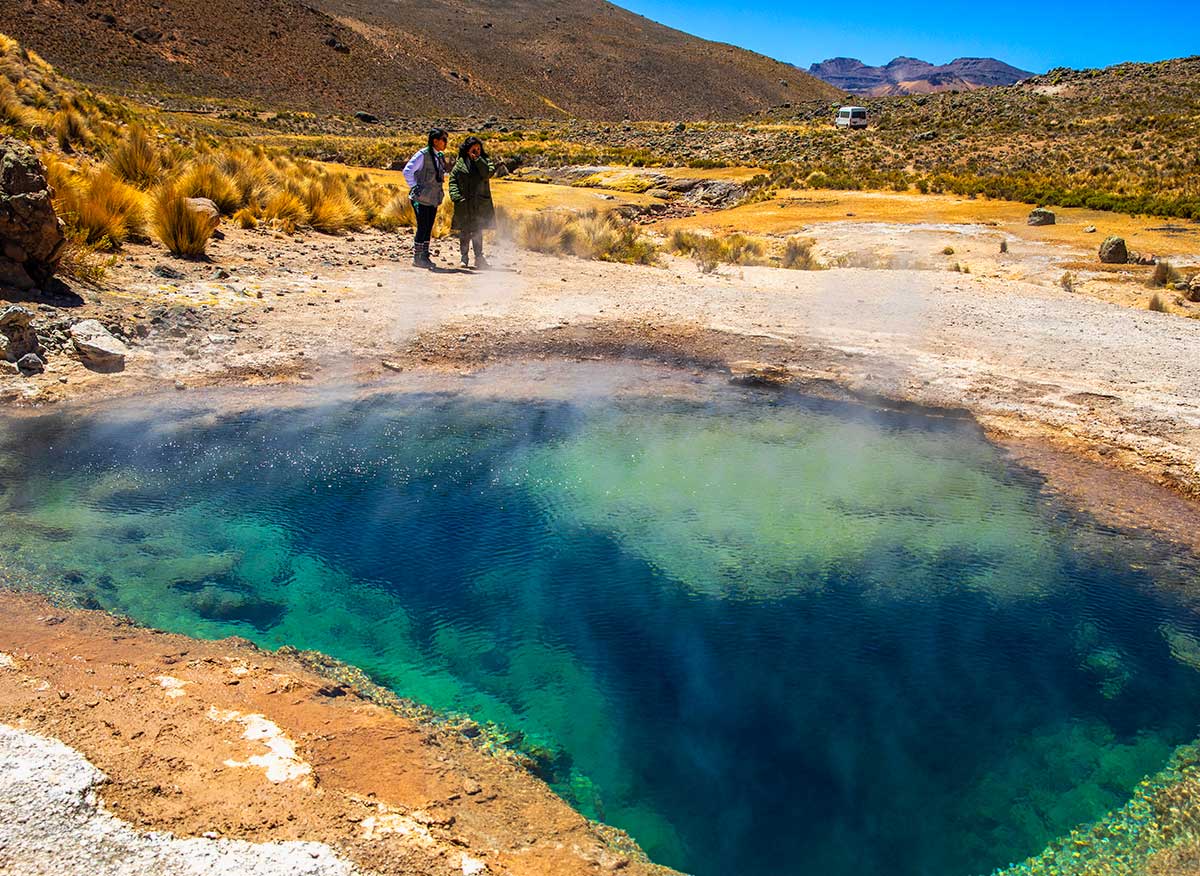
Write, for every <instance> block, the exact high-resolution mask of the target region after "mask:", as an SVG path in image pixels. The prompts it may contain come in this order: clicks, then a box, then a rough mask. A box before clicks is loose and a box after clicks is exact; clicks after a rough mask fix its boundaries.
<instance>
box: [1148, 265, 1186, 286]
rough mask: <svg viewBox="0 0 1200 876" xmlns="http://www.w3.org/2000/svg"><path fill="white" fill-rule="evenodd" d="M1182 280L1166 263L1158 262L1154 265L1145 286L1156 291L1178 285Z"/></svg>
mask: <svg viewBox="0 0 1200 876" xmlns="http://www.w3.org/2000/svg"><path fill="white" fill-rule="evenodd" d="M1182 279H1183V276H1182V275H1181V274H1180V273H1179V271H1177V270H1175V268H1174V267H1173V266H1172V265H1171V263H1170V262H1168V261H1160V262H1156V263H1155V264H1154V272H1153V273H1152V274H1151V275H1150V279H1149V281H1147V285H1149V286H1150V287H1152V288H1156V289H1163V288H1167V287H1170V286H1175V285H1178V284H1179V283H1180V282H1181V281H1182Z"/></svg>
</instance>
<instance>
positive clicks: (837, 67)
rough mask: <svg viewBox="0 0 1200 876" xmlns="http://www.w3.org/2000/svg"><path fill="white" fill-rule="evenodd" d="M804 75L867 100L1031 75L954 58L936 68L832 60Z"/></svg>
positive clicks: (909, 61)
mask: <svg viewBox="0 0 1200 876" xmlns="http://www.w3.org/2000/svg"><path fill="white" fill-rule="evenodd" d="M808 72H809V73H811V74H812V75H813V76H816V77H817V78H818V79H823V80H824V81H826V82H828V83H830V84H831V85H834V86H836V87H838V88H841V89H843V90H844V91H849V92H851V93H853V94H865V95H869V96H871V97H884V96H886V95H890V94H933V93H935V92H939V91H973V90H974V89H976V88H987V87H989V86H994V85H1012V84H1013V83H1015V82H1019V81H1020V80H1022V79H1028V78H1029V77H1030V76H1032V75H1033V74H1032V73H1029V72H1027V71H1025V70H1018V69H1017V68H1016V67H1013V66H1011V65H1009V64H1005V63H1004V62H1003V61H997V60H996V59H994V58H958V59H956V60H954V61H951V62H950V63H949V64H943V65H941V66H940V67H937V66H934V65H933V64H930V63H929V62H928V61H922V60H919V59H917V58H903V57H901V58H896V59H895V60H894V61H891V62H890V63H888V64H887V65H885V66H883V67H868V66H867V65H866V64H864V63H863V62H862V61H859V60H856V59H855V58H832V59H830V60H828V61H822V62H821V63H820V64H813V65H812V66H811V67H809V68H808Z"/></svg>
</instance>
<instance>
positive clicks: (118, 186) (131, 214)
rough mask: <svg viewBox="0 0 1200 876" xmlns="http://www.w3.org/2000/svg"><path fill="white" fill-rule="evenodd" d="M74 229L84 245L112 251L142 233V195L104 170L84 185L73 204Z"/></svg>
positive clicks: (144, 215) (144, 224)
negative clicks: (79, 233) (74, 214)
mask: <svg viewBox="0 0 1200 876" xmlns="http://www.w3.org/2000/svg"><path fill="white" fill-rule="evenodd" d="M75 226H76V227H77V228H79V229H80V230H81V231H83V232H84V233H85V240H86V242H87V243H88V244H90V245H93V246H98V247H101V248H103V247H104V246H105V242H106V241H107V245H108V246H110V247H113V248H116V247H119V246H120V245H121V244H122V243H124V242H125V241H126V240H129V239H130V238H139V237H142V236H144V235H145V232H146V205H145V200H144V198H143V196H142V193H141V192H139V191H138V190H137V189H135V188H133V187H132V186H130V185H127V184H126V183H124V182H122V181H121V180H119V179H117V178H116V177H115V176H114V175H113V174H112V173H110V172H109V171H107V170H102V171H100V172H99V173H97V174H96V175H95V176H94V177H92V179H91V180H90V181H89V182H88V184H87V188H86V190H85V192H84V194H83V196H82V197H81V198H80V199H79V200H78V201H77V214H76V217H75Z"/></svg>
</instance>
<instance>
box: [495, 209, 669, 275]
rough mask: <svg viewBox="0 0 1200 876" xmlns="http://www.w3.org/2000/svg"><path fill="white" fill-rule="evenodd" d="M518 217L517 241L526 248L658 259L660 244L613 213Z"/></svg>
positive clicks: (638, 261)
mask: <svg viewBox="0 0 1200 876" xmlns="http://www.w3.org/2000/svg"><path fill="white" fill-rule="evenodd" d="M509 221H511V220H509V219H508V218H507V217H506V218H505V220H504V222H505V224H507V222H509ZM515 221H516V235H515V236H516V239H517V244H518V245H519V246H521V247H523V248H524V249H531V250H533V251H535V252H545V253H552V254H557V255H573V256H576V257H577V258H581V259H594V260H599V261H606V262H623V263H625V264H635V265H654V264H657V263H658V259H659V248H658V245H657V244H655V243H654V241H652V240H651V239H650V238H648V237H646V236H645V235H643V234H642V233H641V232H640V231H639V230H638V228H637V226H635V225H634V224H633V223H632V222H628V221H623V220H621V219H619V218H617V217H616V216H613V215H612V214H604V215H602V214H599V213H595V212H591V213H586V214H584V215H582V216H577V215H574V214H571V213H565V212H540V213H532V214H530V215H528V216H525V217H522V218H520V219H518V220H515Z"/></svg>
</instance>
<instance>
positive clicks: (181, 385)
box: [175, 380, 187, 390]
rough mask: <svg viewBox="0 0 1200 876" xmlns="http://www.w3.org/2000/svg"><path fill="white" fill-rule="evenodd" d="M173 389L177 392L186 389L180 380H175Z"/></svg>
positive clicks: (185, 385)
mask: <svg viewBox="0 0 1200 876" xmlns="http://www.w3.org/2000/svg"><path fill="white" fill-rule="evenodd" d="M175 388H176V389H178V390H184V389H187V384H186V383H184V382H183V381H182V380H176V381H175Z"/></svg>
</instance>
